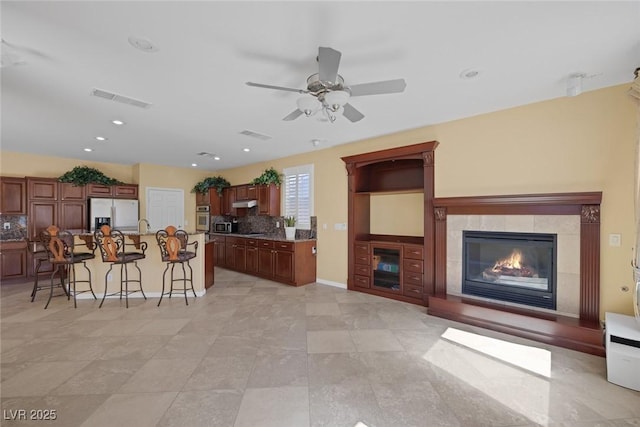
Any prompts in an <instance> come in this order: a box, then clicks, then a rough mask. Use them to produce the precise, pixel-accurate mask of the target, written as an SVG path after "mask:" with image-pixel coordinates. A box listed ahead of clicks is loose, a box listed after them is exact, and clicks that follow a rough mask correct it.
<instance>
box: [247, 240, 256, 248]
mask: <svg viewBox="0 0 640 427" xmlns="http://www.w3.org/2000/svg"><path fill="white" fill-rule="evenodd" d="M246 241H247V246H251V247H253V248H255V247H258V241H257V240H256V239H247V240H246Z"/></svg>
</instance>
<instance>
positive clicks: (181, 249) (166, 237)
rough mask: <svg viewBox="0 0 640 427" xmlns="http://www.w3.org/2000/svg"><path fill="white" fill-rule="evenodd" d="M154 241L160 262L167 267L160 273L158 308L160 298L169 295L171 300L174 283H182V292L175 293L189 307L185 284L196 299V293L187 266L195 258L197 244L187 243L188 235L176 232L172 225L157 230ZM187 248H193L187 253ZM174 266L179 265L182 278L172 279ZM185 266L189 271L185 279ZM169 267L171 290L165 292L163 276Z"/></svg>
mask: <svg viewBox="0 0 640 427" xmlns="http://www.w3.org/2000/svg"><path fill="white" fill-rule="evenodd" d="M156 240H157V242H158V246H159V247H160V256H161V257H162V262H166V263H167V267H166V268H165V269H164V272H162V293H161V294H160V301H158V307H159V306H160V303H161V302H162V297H163V296H164V295H169V298H171V294H172V293H173V283H174V282H182V291H176V292H180V293H182V294H184V301H185V303H186V304H187V305H189V300H188V299H187V282H189V283H190V284H191V292H193V297H194V298H197V295H196V291H195V289H193V270H192V269H191V265H189V260H190V259H193V258H195V257H196V253H197V251H198V242H197V241H196V242H191V243H189V235H188V234H187V232H186V231H184V230H178V229H176V227H174V226H173V225H170V226H168V227H167V228H165V229H164V230H158V231H157V232H156ZM189 246H193V252H191V251H188V250H187V249H189ZM176 264H180V266H181V267H182V277H181V278H180V277H178V278H176V277H174V275H173V271H174V268H175V266H176ZM185 264H186V265H187V268H188V269H189V276H188V277H187V271H186V269H185V267H184V266H185ZM169 266H171V288H170V290H169V292H165V291H164V289H165V276H166V274H167V270H169Z"/></svg>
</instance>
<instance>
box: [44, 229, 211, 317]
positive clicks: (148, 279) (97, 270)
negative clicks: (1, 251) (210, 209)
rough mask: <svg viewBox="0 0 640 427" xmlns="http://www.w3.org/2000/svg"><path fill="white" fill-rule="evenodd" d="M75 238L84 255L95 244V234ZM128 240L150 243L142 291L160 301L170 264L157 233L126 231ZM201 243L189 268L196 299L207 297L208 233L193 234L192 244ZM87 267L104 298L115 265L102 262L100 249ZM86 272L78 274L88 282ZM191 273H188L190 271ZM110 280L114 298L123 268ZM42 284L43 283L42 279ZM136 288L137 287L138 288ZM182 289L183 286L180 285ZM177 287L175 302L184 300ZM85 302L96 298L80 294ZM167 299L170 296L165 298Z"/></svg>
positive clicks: (132, 271) (131, 272) (78, 233)
mask: <svg viewBox="0 0 640 427" xmlns="http://www.w3.org/2000/svg"><path fill="white" fill-rule="evenodd" d="M72 232H73V234H74V235H75V238H76V251H77V252H81V251H84V250H85V249H86V248H85V244H87V245H90V244H91V242H93V241H94V237H93V233H90V232H86V231H75V232H74V231H73V230H72ZM122 233H123V234H124V235H125V236H126V239H128V240H129V242H128V243H135V244H137V245H140V244H141V243H142V242H146V244H147V250H146V252H145V255H146V257H145V258H144V259H142V260H139V261H138V267H140V270H141V271H142V289H143V290H144V293H145V295H146V296H147V298H160V294H161V293H162V273H163V272H164V270H165V268H166V266H167V265H166V263H165V262H163V261H162V258H161V256H160V248H159V247H158V243H157V241H156V235H155V232H153V233H152V232H149V233H138V232H136V231H123V232H122ZM193 241H195V242H198V250H197V256H196V257H195V258H193V259H192V260H190V262H189V264H190V265H191V268H192V269H193V288H194V290H195V292H196V295H198V296H202V295H204V294H205V292H206V291H205V243H206V242H205V234H204V233H193V234H192V233H190V234H189V242H193ZM87 267H89V269H90V270H91V274H92V281H93V291H94V292H95V294H96V296H97V297H98V299H100V298H102V296H103V295H104V291H105V275H106V274H107V271H108V270H109V268H110V267H111V263H108V262H102V257H101V256H100V249H96V257H95V259H92V260H88V261H87ZM82 270H84V269H82V268H80V269H76V271H77V273H78V279H80V280H82V279H84V277H85V275H86V272H83V271H82ZM187 272H188V271H187ZM181 273H182V269H181V268H177V269H176V273H175V274H176V276H178V275H179V274H181ZM137 275H138V272H137V271H136V270H135V268H133V267H132V266H129V276H130V277H132V276H133V277H134V278H135V277H137ZM169 275H170V272H167V282H166V288H165V292H168V290H169V286H170V284H169ZM110 276H111V277H110V279H111V280H109V278H107V285H108V289H107V293H108V294H111V293H113V292H116V291H117V290H118V289H119V287H120V268H119V267H118V265H114V266H113V269H112V270H111V275H110ZM41 280H42V279H41ZM134 286H135V285H134ZM178 286H180V288H181V286H182V284H179V285H178ZM175 289H176V287H175V286H174V294H173V298H176V297H178V298H184V297H183V295H182V294H181V293H180V294H177V293H176V292H175ZM189 295H190V298H193V294H192V293H190V292H189ZM129 297H130V298H142V294H141V293H139V292H136V293H133V294H131V295H129ZM81 298H92V296H91V295H90V294H79V295H78V299H81ZM110 298H119V295H111V296H107V300H108V299H110ZM165 298H167V296H166V295H165ZM108 305H109V301H105V306H108Z"/></svg>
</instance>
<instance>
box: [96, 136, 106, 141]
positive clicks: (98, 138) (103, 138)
mask: <svg viewBox="0 0 640 427" xmlns="http://www.w3.org/2000/svg"><path fill="white" fill-rule="evenodd" d="M96 139H97V140H98V141H106V140H107V138H105V137H104V136H96Z"/></svg>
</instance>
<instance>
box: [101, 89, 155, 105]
mask: <svg viewBox="0 0 640 427" xmlns="http://www.w3.org/2000/svg"><path fill="white" fill-rule="evenodd" d="M91 95H93V96H97V97H98V98H104V99H108V100H110V101H115V102H120V103H122V104H129V105H133V106H134V107H140V108H149V107H151V104H150V103H148V102H144V101H140V100H139V99H133V98H129V97H128V96H123V95H118V94H117V93H112V92H107V91H106V90H102V89H95V88H94V89H93V90H92V91H91Z"/></svg>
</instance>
